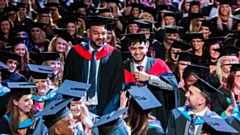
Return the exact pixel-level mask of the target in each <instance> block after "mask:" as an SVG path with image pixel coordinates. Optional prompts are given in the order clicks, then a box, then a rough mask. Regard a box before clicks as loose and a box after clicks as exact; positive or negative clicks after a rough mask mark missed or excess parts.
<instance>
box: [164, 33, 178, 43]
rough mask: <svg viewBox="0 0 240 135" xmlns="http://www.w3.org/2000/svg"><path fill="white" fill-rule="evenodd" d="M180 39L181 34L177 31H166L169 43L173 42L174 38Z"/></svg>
mask: <svg viewBox="0 0 240 135" xmlns="http://www.w3.org/2000/svg"><path fill="white" fill-rule="evenodd" d="M172 39H173V40H179V36H178V34H177V33H166V42H167V43H169V44H172V43H173V40H172Z"/></svg>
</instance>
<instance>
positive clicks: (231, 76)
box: [227, 71, 236, 90]
mask: <svg viewBox="0 0 240 135" xmlns="http://www.w3.org/2000/svg"><path fill="white" fill-rule="evenodd" d="M235 74H236V72H235V71H234V72H231V73H230V74H229V75H228V78H227V89H228V90H232V89H233V87H234V79H235Z"/></svg>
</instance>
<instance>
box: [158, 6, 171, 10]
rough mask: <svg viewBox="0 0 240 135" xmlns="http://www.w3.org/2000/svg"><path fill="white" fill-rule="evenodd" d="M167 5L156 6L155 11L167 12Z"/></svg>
mask: <svg viewBox="0 0 240 135" xmlns="http://www.w3.org/2000/svg"><path fill="white" fill-rule="evenodd" d="M168 7H169V6H168V5H156V10H159V11H161V10H169V8H168Z"/></svg>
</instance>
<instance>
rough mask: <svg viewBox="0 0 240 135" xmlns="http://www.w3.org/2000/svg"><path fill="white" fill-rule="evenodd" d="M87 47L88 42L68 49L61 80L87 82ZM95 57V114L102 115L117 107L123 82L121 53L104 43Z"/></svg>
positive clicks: (89, 59) (89, 58)
mask: <svg viewBox="0 0 240 135" xmlns="http://www.w3.org/2000/svg"><path fill="white" fill-rule="evenodd" d="M88 48H89V44H84V45H76V46H74V47H73V48H72V49H71V50H70V51H69V53H68V56H67V59H66V62H65V68H64V75H63V80H65V79H70V80H74V81H79V82H84V83H86V82H87V77H88V67H89V65H88V63H89V61H91V57H92V56H91V53H90V52H89V51H88ZM96 58H97V59H99V60H100V65H99V72H98V79H97V80H98V82H97V88H98V105H97V115H102V114H103V113H104V114H107V113H110V112H111V111H113V110H115V109H117V107H118V105H119V100H120V99H119V97H120V92H121V90H122V89H123V83H124V76H123V65H122V57H121V53H120V52H119V51H118V50H116V49H115V48H113V47H112V46H110V45H105V46H104V47H103V48H102V49H101V51H99V52H98V53H97V54H96ZM112 99H115V100H112ZM111 101H114V102H111Z"/></svg>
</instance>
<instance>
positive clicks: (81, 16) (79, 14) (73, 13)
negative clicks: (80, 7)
mask: <svg viewBox="0 0 240 135" xmlns="http://www.w3.org/2000/svg"><path fill="white" fill-rule="evenodd" d="M70 15H73V16H75V17H77V18H84V17H85V15H84V14H82V13H78V12H71V13H70Z"/></svg>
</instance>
